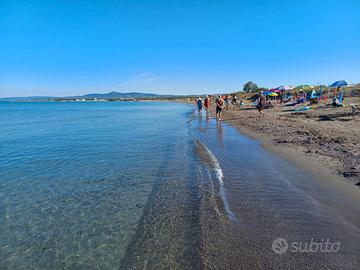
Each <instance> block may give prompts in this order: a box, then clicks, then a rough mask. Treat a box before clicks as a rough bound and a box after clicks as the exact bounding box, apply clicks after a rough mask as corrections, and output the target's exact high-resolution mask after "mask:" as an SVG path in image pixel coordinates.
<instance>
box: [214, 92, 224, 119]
mask: <svg viewBox="0 0 360 270" xmlns="http://www.w3.org/2000/svg"><path fill="white" fill-rule="evenodd" d="M215 104H216V119H218V120H221V111H222V109H223V105H224V100H223V99H222V98H221V96H220V95H219V96H218V97H217V99H216V101H215Z"/></svg>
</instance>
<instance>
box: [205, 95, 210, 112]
mask: <svg viewBox="0 0 360 270" xmlns="http://www.w3.org/2000/svg"><path fill="white" fill-rule="evenodd" d="M204 107H205V110H206V111H207V112H208V111H209V107H210V99H209V96H208V95H207V96H206V98H205V100H204Z"/></svg>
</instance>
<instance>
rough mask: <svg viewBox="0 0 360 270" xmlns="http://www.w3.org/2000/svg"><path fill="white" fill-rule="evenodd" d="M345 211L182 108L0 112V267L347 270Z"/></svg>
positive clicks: (304, 180) (350, 242)
mask: <svg viewBox="0 0 360 270" xmlns="http://www.w3.org/2000/svg"><path fill="white" fill-rule="evenodd" d="M337 196H338V197H337ZM338 200H341V201H342V203H341V204H340V205H336V202H337V201H338ZM352 202H353V201H351V200H350V199H349V201H348V202H347V201H346V198H345V199H344V198H343V197H342V194H341V193H336V191H334V190H331V189H327V187H326V186H324V185H323V184H322V183H321V182H319V181H317V179H314V178H313V177H312V176H311V175H309V174H306V173H304V172H301V171H300V170H298V169H296V168H294V167H293V166H291V165H290V164H288V163H287V162H285V161H283V160H281V159H279V158H277V157H275V156H274V155H272V154H270V153H268V152H267V151H265V150H264V149H262V148H261V146H260V145H259V143H258V142H256V141H253V140H251V139H249V138H247V137H245V136H242V135H241V134H239V133H238V132H237V131H236V130H235V129H233V128H231V127H230V126H228V125H226V124H217V123H216V121H214V119H212V118H210V115H206V114H205V113H202V114H198V113H195V112H194V111H193V108H192V107H190V106H188V105H184V104H175V103H146V102H144V103H142V102H136V103H128V102H127V103H121V102H112V103H100V102H97V103H1V105H0V232H1V235H0V251H1V252H0V268H1V269H3V268H4V269H140V268H141V269H144V268H146V269H169V268H172V269H201V268H204V267H208V268H210V269H212V268H217V269H238V268H239V267H242V268H244V269H257V268H258V269H260V268H263V269H264V268H266V269H272V268H273V269H279V268H281V267H282V268H290V269H319V268H329V269H332V267H333V269H339V268H342V269H358V268H359V267H358V266H359V261H358V259H357V258H358V255H359V254H360V252H359V243H360V237H359V235H360V231H359V224H360V222H358V220H357V218H356V217H359V216H360V215H358V214H360V212H359V209H358V208H356V207H355V208H354V207H353V208H351V209H350V210H351V212H352V214H348V213H347V212H349V210H347V211H345V208H347V206H348V205H349V204H351V203H352ZM354 212H355V213H354ZM278 237H282V238H285V239H286V240H287V241H288V242H291V241H298V242H301V241H303V242H306V241H309V239H311V238H314V239H321V238H330V239H331V240H332V241H340V242H341V243H342V246H341V249H340V251H339V252H338V253H336V254H334V253H332V254H323V253H312V254H309V253H307V254H300V253H290V252H288V253H286V254H283V255H278V254H275V253H274V252H273V250H272V248H271V245H272V241H273V240H274V239H275V238H278Z"/></svg>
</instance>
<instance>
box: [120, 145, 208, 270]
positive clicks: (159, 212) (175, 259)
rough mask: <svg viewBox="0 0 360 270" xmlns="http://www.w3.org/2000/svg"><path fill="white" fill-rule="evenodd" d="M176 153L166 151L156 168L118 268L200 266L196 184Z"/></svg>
mask: <svg viewBox="0 0 360 270" xmlns="http://www.w3.org/2000/svg"><path fill="white" fill-rule="evenodd" d="M169 150H170V149H169ZM175 152H176V156H172V155H171V153H175ZM179 152H181V150H179V151H169V155H168V158H167V159H166V160H165V161H164V163H163V166H162V167H161V168H160V170H159V180H158V181H157V183H156V184H155V185H154V187H153V190H152V192H151V193H150V196H149V198H148V201H147V204H146V206H145V207H144V212H143V215H142V217H141V219H140V221H139V224H138V227H137V230H136V233H135V235H134V237H133V239H132V241H131V243H130V244H129V246H128V247H127V249H126V253H125V256H124V257H123V259H122V261H121V266H120V269H202V268H203V262H202V260H201V257H200V248H201V227H200V213H199V204H200V198H199V190H198V183H197V182H196V179H194V178H193V177H191V175H190V174H189V173H188V172H190V170H189V168H188V167H187V166H185V167H183V165H184V163H182V162H183V161H180V162H177V158H179ZM179 165H180V166H181V167H180V168H179V167H178V166H179Z"/></svg>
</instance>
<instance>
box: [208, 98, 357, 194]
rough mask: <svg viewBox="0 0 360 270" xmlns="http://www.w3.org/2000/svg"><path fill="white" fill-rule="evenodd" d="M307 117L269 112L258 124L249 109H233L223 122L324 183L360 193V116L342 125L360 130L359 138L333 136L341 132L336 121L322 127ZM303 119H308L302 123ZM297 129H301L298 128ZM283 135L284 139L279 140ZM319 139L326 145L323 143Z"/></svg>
mask: <svg viewBox="0 0 360 270" xmlns="http://www.w3.org/2000/svg"><path fill="white" fill-rule="evenodd" d="M331 110H337V112H336V113H337V114H341V115H342V114H344V110H345V111H347V110H351V108H341V109H331ZM210 113H211V114H212V115H215V108H214V105H213V104H212V105H211V107H210ZM306 113H308V114H314V113H315V114H320V116H319V118H320V117H321V112H317V111H316V110H311V111H309V112H306ZM324 113H328V111H326V112H324ZM303 114H304V113H301V114H298V116H294V113H292V112H290V111H277V110H276V109H275V110H273V109H269V110H265V118H264V119H262V120H261V122H258V121H257V120H258V112H257V110H256V109H255V108H253V107H250V106H245V108H242V109H240V110H239V109H238V110H234V109H232V108H230V109H229V110H224V111H223V114H222V121H223V122H225V123H228V124H229V125H230V126H232V127H234V128H235V129H237V130H238V131H239V132H240V133H241V134H244V135H246V136H248V137H250V138H252V139H254V140H256V141H259V142H260V143H261V145H262V147H263V148H265V149H266V150H268V151H270V152H271V153H273V154H275V155H277V156H279V157H281V158H282V159H285V160H286V161H288V162H289V163H290V164H292V165H294V166H296V167H298V168H299V169H303V170H305V171H307V172H309V173H311V174H312V175H314V176H318V177H319V178H322V179H329V178H331V179H333V180H336V181H339V180H341V181H342V182H346V183H348V184H350V186H351V187H352V188H355V189H356V190H358V189H359V185H360V172H359V163H360V162H359V161H360V146H359V145H358V144H357V143H356V141H360V119H359V118H360V117H359V115H356V116H352V119H351V120H349V121H346V122H345V121H344V122H341V123H340V124H343V123H346V124H347V125H350V126H352V128H353V129H354V130H357V129H358V130H359V133H358V134H356V133H351V131H352V130H349V129H346V130H338V131H335V132H333V131H334V128H335V129H338V128H339V127H338V125H337V124H338V123H336V122H337V121H336V120H335V121H333V122H335V123H326V125H322V123H321V122H316V121H319V120H312V119H311V118H312V117H311V116H307V115H305V117H302V116H303ZM299 116H300V117H301V118H304V119H299V118H300V117H299ZM316 116H318V115H316ZM309 118H310V119H309ZM349 122H350V123H349ZM354 122H356V123H355V124H354ZM297 125H299V126H298V127H296V126H297ZM318 125H319V126H318ZM332 125H334V126H332ZM282 132H284V136H283V137H279V134H281V133H282ZM332 132H333V133H332ZM319 139H320V140H323V141H325V143H322V142H321V143H319V142H318V140H319ZM326 139H329V140H326Z"/></svg>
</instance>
